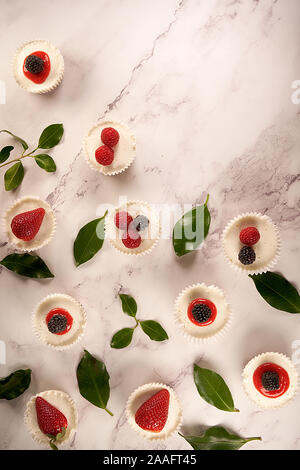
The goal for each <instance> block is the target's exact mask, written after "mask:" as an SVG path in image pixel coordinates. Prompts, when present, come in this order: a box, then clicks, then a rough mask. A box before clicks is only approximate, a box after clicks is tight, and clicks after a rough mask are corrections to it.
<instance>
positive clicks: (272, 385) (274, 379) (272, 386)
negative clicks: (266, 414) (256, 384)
mask: <svg viewBox="0 0 300 470" xmlns="http://www.w3.org/2000/svg"><path fill="white" fill-rule="evenodd" d="M261 383H262V386H263V387H264V389H265V390H267V391H268V392H269V391H271V390H278V389H279V375H278V374H277V372H274V371H272V370H267V371H266V372H264V373H263V374H262V376H261Z"/></svg>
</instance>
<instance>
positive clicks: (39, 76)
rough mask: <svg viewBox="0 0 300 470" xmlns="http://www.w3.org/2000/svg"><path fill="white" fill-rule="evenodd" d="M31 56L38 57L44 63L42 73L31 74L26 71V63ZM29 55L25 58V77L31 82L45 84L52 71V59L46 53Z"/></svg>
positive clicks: (37, 52) (39, 52)
mask: <svg viewBox="0 0 300 470" xmlns="http://www.w3.org/2000/svg"><path fill="white" fill-rule="evenodd" d="M29 55H36V56H37V57H39V58H40V59H42V60H43V61H44V68H43V70H42V72H40V73H36V74H34V73H31V72H29V71H28V70H27V69H26V67H25V62H26V59H27V57H29ZM29 55H28V56H27V57H25V60H24V64H23V73H24V75H25V77H27V78H29V80H31V81H32V82H34V83H44V81H45V80H46V78H47V77H48V75H49V73H50V70H51V63H50V58H49V56H48V54H46V52H43V51H36V52H32V53H31V54H29Z"/></svg>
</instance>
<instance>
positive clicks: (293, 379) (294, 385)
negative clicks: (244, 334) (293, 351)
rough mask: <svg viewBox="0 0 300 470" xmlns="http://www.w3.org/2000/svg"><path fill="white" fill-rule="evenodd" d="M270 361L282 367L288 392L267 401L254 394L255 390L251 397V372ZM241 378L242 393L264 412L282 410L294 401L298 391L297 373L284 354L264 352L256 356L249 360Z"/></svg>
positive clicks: (261, 396)
mask: <svg viewBox="0 0 300 470" xmlns="http://www.w3.org/2000/svg"><path fill="white" fill-rule="evenodd" d="M272 357H273V358H274V359H273V360H272V359H271V358H272ZM271 360H272V362H274V363H275V364H278V363H279V364H278V365H280V366H281V367H283V368H284V369H285V370H286V371H287V372H288V374H289V379H290V386H289V388H288V390H287V391H286V392H285V394H284V395H281V396H280V397H278V398H269V399H268V398H267V397H264V396H263V395H261V394H260V393H259V392H256V390H255V394H256V395H255V397H254V396H251V393H250V391H249V388H250V387H251V388H252V387H254V385H252V383H253V372H254V371H255V370H256V368H257V367H259V366H260V365H261V364H263V363H264V362H270V361H271ZM252 369H253V370H252ZM242 378H243V387H244V391H245V393H246V395H247V397H248V399H249V400H251V402H252V403H255V405H256V406H257V407H258V408H263V409H265V410H273V409H277V408H282V407H283V406H285V405H287V403H288V402H291V401H292V400H293V399H294V397H295V395H296V393H297V391H298V389H299V376H298V373H297V370H296V368H295V366H294V364H293V363H292V361H291V360H290V358H289V357H287V356H285V355H284V354H281V353H276V352H275V353H274V352H266V353H262V354H258V355H257V356H255V357H254V358H253V359H251V360H250V361H249V362H248V363H247V364H246V366H245V367H244V370H243V373H242Z"/></svg>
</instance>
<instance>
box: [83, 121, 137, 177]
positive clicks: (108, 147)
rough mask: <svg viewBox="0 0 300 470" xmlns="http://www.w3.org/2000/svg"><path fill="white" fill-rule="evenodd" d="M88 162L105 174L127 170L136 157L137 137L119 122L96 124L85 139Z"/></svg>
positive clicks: (114, 173) (110, 174) (94, 168)
mask: <svg viewBox="0 0 300 470" xmlns="http://www.w3.org/2000/svg"><path fill="white" fill-rule="evenodd" d="M84 151H85V157H86V160H87V163H88V164H89V166H90V167H91V168H92V169H93V170H96V171H99V172H101V173H103V174H104V175H109V176H112V175H116V174H118V173H121V172H122V171H124V170H126V169H127V168H128V167H129V166H130V165H131V163H132V162H133V160H134V158H135V138H134V137H133V135H132V134H131V132H130V130H129V129H128V128H127V127H126V126H124V125H123V124H121V123H119V122H112V121H104V122H100V123H98V124H96V125H95V126H94V127H93V128H92V129H91V130H90V131H89V133H88V135H87V137H86V138H85V140H84Z"/></svg>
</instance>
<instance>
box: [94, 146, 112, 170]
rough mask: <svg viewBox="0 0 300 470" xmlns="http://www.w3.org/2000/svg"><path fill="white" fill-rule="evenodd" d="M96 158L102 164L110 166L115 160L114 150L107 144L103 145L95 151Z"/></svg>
mask: <svg viewBox="0 0 300 470" xmlns="http://www.w3.org/2000/svg"><path fill="white" fill-rule="evenodd" d="M95 158H96V160H97V162H98V163H100V165H104V166H108V165H110V164H111V163H112V162H113V159H114V151H113V150H112V149H111V148H109V147H108V146H107V145H101V147H98V148H97V150H96V152H95Z"/></svg>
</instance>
